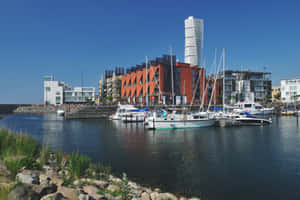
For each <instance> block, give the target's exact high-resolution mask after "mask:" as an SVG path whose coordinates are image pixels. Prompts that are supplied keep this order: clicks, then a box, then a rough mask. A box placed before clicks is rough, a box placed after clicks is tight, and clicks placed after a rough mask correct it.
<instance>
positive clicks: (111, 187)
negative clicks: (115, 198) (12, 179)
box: [106, 185, 120, 192]
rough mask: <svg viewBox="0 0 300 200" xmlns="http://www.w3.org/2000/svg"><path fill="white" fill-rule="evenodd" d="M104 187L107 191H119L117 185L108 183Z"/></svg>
mask: <svg viewBox="0 0 300 200" xmlns="http://www.w3.org/2000/svg"><path fill="white" fill-rule="evenodd" d="M106 189H107V190H108V191H109V192H118V191H120V187H119V186H117V185H109V186H108V187H107V188H106Z"/></svg>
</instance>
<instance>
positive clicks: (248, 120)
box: [234, 112, 272, 126]
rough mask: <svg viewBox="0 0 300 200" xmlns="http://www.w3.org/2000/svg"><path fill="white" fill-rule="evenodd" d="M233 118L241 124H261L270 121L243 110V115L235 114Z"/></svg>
mask: <svg viewBox="0 0 300 200" xmlns="http://www.w3.org/2000/svg"><path fill="white" fill-rule="evenodd" d="M234 117H235V119H236V120H237V121H238V122H239V123H240V125H241V126H261V125H267V124H271V123H272V119H271V118H269V119H265V118H258V117H254V116H252V115H250V114H249V113H248V112H245V114H244V115H236V116H234Z"/></svg>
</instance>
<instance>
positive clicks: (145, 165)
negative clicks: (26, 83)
mask: <svg viewBox="0 0 300 200" xmlns="http://www.w3.org/2000/svg"><path fill="white" fill-rule="evenodd" d="M0 127H1V128H8V129H11V130H13V131H24V132H26V133H28V134H30V135H31V136H33V137H35V138H37V139H39V141H41V142H44V143H46V144H48V145H49V146H50V147H51V148H53V149H59V150H62V151H64V152H67V153H71V152H73V151H74V150H76V151H78V152H80V153H83V154H87V155H88V156H90V157H91V158H92V159H93V161H101V162H103V163H105V164H109V165H111V166H112V168H113V171H114V173H117V174H121V173H122V172H124V171H125V172H126V173H127V174H128V176H129V177H130V178H132V179H134V180H137V181H139V182H140V183H144V184H147V185H152V186H158V187H160V188H162V189H164V190H167V191H170V192H176V193H180V194H185V195H187V196H190V197H191V196H200V197H203V198H207V199H212V200H214V199H215V200H217V199H240V198H241V197H243V199H283V198H284V199H296V198H298V197H299V193H298V188H299V186H300V182H299V170H298V168H299V166H300V158H299V154H300V150H299V145H300V137H299V135H300V129H299V125H297V120H296V117H295V116H291V117H289V116H286V117H280V116H278V117H277V116H274V117H273V123H272V124H270V125H267V126H233V127H226V128H221V127H205V128H193V129H177V130H173V129H169V130H157V131H155V130H147V129H145V128H144V125H143V123H123V122H122V121H121V120H103V119H85V120H64V118H63V117H60V116H57V115H56V114H55V113H53V114H46V115H38V114H12V115H4V117H3V119H2V120H1V121H0ZM241 180H243V181H241ZM241 191H243V193H241ZM254 191H255V192H254ZM243 194H247V195H245V196H244V195H243Z"/></svg>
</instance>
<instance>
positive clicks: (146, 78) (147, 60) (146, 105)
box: [146, 56, 148, 106]
mask: <svg viewBox="0 0 300 200" xmlns="http://www.w3.org/2000/svg"><path fill="white" fill-rule="evenodd" d="M146 106H148V57H147V56H146Z"/></svg>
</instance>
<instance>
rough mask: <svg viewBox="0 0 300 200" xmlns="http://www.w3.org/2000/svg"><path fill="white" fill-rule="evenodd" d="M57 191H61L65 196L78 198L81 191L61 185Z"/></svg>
mask: <svg viewBox="0 0 300 200" xmlns="http://www.w3.org/2000/svg"><path fill="white" fill-rule="evenodd" d="M57 192H60V193H61V194H62V195H63V196H65V197H67V198H68V199H77V198H78V196H79V192H78V191H77V190H75V189H72V188H68V187H64V186H61V187H59V188H58V190H57Z"/></svg>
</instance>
